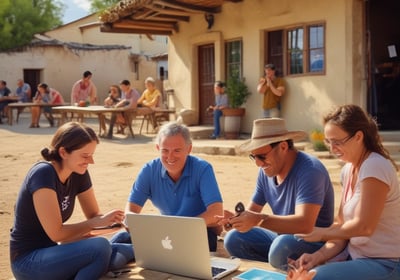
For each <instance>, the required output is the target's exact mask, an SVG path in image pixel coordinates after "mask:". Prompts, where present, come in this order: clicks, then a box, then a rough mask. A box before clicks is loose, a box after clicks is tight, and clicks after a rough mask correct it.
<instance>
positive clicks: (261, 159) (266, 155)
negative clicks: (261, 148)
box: [249, 142, 281, 161]
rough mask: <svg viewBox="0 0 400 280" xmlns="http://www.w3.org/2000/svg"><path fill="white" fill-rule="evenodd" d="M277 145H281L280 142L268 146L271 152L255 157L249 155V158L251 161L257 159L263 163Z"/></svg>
mask: <svg viewBox="0 0 400 280" xmlns="http://www.w3.org/2000/svg"><path fill="white" fill-rule="evenodd" d="M279 143H281V142H275V143H271V144H269V145H270V146H271V148H272V149H271V151H269V152H268V153H266V154H256V155H254V154H250V155H249V158H250V159H251V160H252V161H256V160H257V159H258V160H259V161H265V160H266V159H267V157H268V155H269V154H270V153H271V152H272V150H273V149H275V147H277V146H278V145H279Z"/></svg>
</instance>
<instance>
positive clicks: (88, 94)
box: [71, 71, 97, 105]
mask: <svg viewBox="0 0 400 280" xmlns="http://www.w3.org/2000/svg"><path fill="white" fill-rule="evenodd" d="M79 101H85V102H87V101H88V102H89V103H90V104H91V105H94V104H97V88H96V86H95V84H94V83H93V81H92V73H91V72H90V71H85V72H84V73H83V77H82V79H80V80H78V81H76V82H75V83H74V85H73V86H72V91H71V105H76V104H79Z"/></svg>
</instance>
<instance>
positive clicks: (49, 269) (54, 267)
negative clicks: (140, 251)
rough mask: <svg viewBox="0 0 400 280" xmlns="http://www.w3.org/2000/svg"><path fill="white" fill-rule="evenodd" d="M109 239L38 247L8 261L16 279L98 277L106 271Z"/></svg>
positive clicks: (109, 252) (94, 239)
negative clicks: (10, 261)
mask: <svg viewBox="0 0 400 280" xmlns="http://www.w3.org/2000/svg"><path fill="white" fill-rule="evenodd" d="M110 257H111V246H110V242H109V241H108V240H107V239H106V238H103V237H94V238H89V239H85V240H81V241H77V242H72V243H67V244H62V245H57V246H52V247H48V248H41V249H38V250H35V251H33V252H31V253H29V254H27V255H24V256H21V257H19V258H17V259H16V260H15V261H13V262H12V263H11V269H12V271H13V274H14V276H15V278H16V279H18V280H24V279H27V280H28V279H57V280H62V279H76V280H80V279H82V280H90V279H93V280H94V279H99V278H100V277H101V276H102V275H103V274H105V273H106V272H107V271H108V265H109V262H110Z"/></svg>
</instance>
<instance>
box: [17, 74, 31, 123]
mask: <svg viewBox="0 0 400 280" xmlns="http://www.w3.org/2000/svg"><path fill="white" fill-rule="evenodd" d="M15 95H16V96H17V97H18V98H19V100H18V102H23V103H27V102H31V100H32V90H31V86H30V85H29V84H28V83H25V82H24V80H22V79H18V80H17V88H16V89H15ZM22 111H24V108H18V111H17V121H18V119H19V115H20V114H21V113H22Z"/></svg>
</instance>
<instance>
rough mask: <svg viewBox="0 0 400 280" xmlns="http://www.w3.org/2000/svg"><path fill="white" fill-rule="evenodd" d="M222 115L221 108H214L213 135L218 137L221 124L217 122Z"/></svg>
mask: <svg viewBox="0 0 400 280" xmlns="http://www.w3.org/2000/svg"><path fill="white" fill-rule="evenodd" d="M221 116H222V110H219V109H216V110H214V134H213V136H215V137H218V136H220V135H219V134H220V133H221V125H220V123H219V118H220V117H221Z"/></svg>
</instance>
